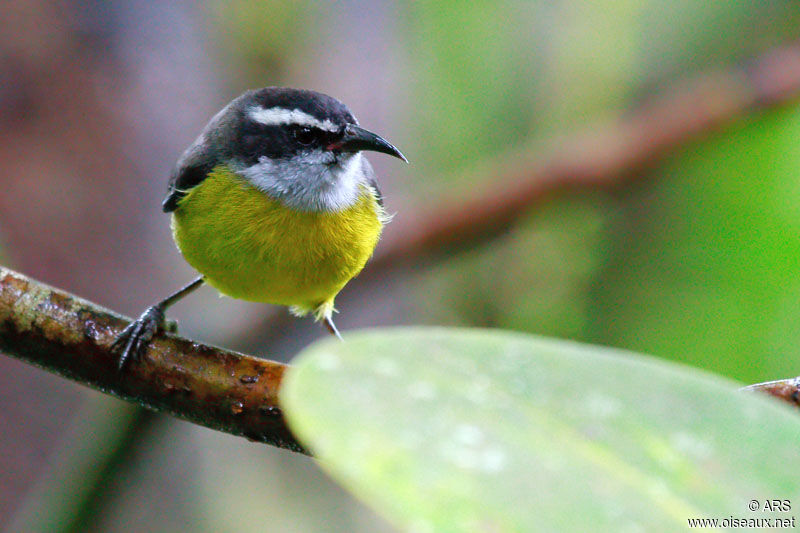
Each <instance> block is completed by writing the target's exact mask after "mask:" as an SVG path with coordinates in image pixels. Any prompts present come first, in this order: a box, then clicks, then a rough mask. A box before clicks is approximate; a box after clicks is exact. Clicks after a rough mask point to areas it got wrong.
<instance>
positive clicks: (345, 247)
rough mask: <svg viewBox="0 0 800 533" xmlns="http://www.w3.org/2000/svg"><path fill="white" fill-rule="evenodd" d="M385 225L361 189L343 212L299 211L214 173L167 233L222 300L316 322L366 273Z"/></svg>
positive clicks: (221, 170)
mask: <svg viewBox="0 0 800 533" xmlns="http://www.w3.org/2000/svg"><path fill="white" fill-rule="evenodd" d="M385 218H386V217H385V214H384V212H383V209H382V208H381V206H380V205H379V204H378V201H377V197H376V193H375V191H374V190H373V189H372V188H371V187H368V186H366V185H365V186H364V187H363V190H362V192H361V194H360V195H359V197H358V199H357V201H356V202H355V203H354V204H353V205H352V206H350V207H348V208H346V209H343V210H341V211H336V212H329V211H322V212H310V211H299V210H296V209H290V208H288V207H286V206H285V205H283V204H282V203H280V202H278V201H277V200H274V199H272V198H270V197H269V196H267V195H266V194H265V193H263V192H261V191H260V190H258V189H256V188H255V187H254V186H253V185H251V184H250V183H248V182H247V181H246V180H244V179H243V178H241V177H239V176H237V175H236V174H234V173H233V172H232V171H231V170H230V169H228V168H226V167H224V166H218V167H216V168H214V169H213V170H212V172H211V173H209V175H208V177H207V178H206V179H205V180H203V182H201V183H200V184H199V185H197V186H195V187H193V188H192V189H190V190H189V191H188V192H187V194H186V196H185V197H184V198H182V199H181V201H180V203H179V204H178V208H177V209H176V210H175V211H174V212H173V215H172V231H173V235H174V237H175V242H176V243H177V245H178V248H179V249H180V251H181V253H182V254H183V256H184V258H185V259H186V261H187V262H188V263H189V264H190V265H192V266H193V267H194V268H195V269H196V270H197V271H199V272H200V273H201V274H203V275H204V276H205V278H206V281H207V282H208V283H209V284H210V285H212V286H213V287H215V288H216V289H217V290H219V291H220V292H221V293H222V294H225V295H227V296H231V297H233V298H240V299H243V300H250V301H257V302H267V303H272V304H279V305H287V306H291V307H292V310H293V312H295V313H296V314H300V315H303V314H306V313H308V312H312V311H313V312H314V314H315V318H316V319H317V320H320V319H322V318H325V317H328V318H330V316H331V314H332V313H333V300H334V298H335V296H336V294H338V292H339V291H340V290H341V289H342V287H344V285H345V284H346V283H347V282H348V281H349V280H350V279H352V278H353V277H354V276H355V275H356V274H358V273H359V272H360V271H361V269H362V268H364V264H365V263H366V262H367V260H368V259H369V257H370V256H371V255H372V252H373V250H374V249H375V246H376V244H377V243H378V238H379V237H380V234H381V230H382V227H383V221H384V220H385Z"/></svg>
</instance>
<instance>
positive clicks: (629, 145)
mask: <svg viewBox="0 0 800 533" xmlns="http://www.w3.org/2000/svg"><path fill="white" fill-rule="evenodd" d="M798 93H800V44H798V43H795V44H792V45H789V46H785V47H781V48H776V49H773V50H771V51H769V52H767V53H765V54H764V55H762V56H760V57H758V58H755V59H754V60H752V61H750V62H749V63H748V64H746V65H744V66H738V67H736V68H731V69H728V70H717V71H713V72H709V73H706V74H704V75H701V76H698V77H696V78H694V79H692V80H689V81H686V82H684V83H681V84H678V85H676V86H674V87H672V88H671V89H667V90H665V91H664V92H662V93H661V95H660V96H657V97H654V98H653V99H651V100H650V101H649V103H646V104H643V105H641V106H640V107H639V108H638V109H637V110H634V111H631V112H630V113H628V114H626V115H625V116H623V117H621V118H620V119H618V120H616V121H612V122H603V123H600V124H594V125H592V126H590V127H589V128H588V129H587V130H586V131H585V132H584V133H583V134H580V135H576V136H574V137H571V138H568V139H564V140H561V141H557V142H554V143H553V144H552V147H551V148H550V149H549V150H544V151H541V152H540V153H532V152H531V150H529V149H525V150H522V151H520V152H518V153H515V154H504V155H503V156H502V157H501V158H500V159H499V160H498V161H497V162H496V164H495V165H494V166H493V167H491V168H494V169H495V170H494V171H493V172H492V173H491V175H488V176H486V177H485V178H483V182H484V183H486V184H487V186H486V187H485V188H483V189H482V190H477V191H476V192H475V193H474V196H472V197H471V198H469V199H467V200H466V201H459V202H456V203H453V204H450V205H447V204H444V205H437V206H436V207H435V208H432V209H431V208H427V209H421V210H419V212H417V213H416V214H413V215H412V214H411V213H400V215H399V217H398V222H397V223H395V224H391V225H390V226H389V227H388V228H387V232H386V236H385V238H384V242H382V244H381V246H380V247H379V249H378V251H377V253H376V255H375V257H374V258H373V260H372V261H371V263H370V264H369V265H368V268H369V270H370V271H381V270H382V269H384V268H385V267H386V266H389V265H392V264H395V263H398V262H400V263H402V262H406V261H408V260H409V259H413V258H416V257H419V256H422V255H425V254H428V253H431V252H433V251H436V250H440V249H442V248H443V247H445V246H447V247H452V246H459V245H464V244H472V243H475V242H480V241H482V240H484V239H487V238H491V237H492V236H494V235H497V234H499V233H501V232H502V231H503V230H505V229H506V228H507V227H508V226H510V225H511V224H513V223H514V221H515V220H517V219H518V218H519V217H520V216H522V215H524V214H525V213H527V212H528V211H529V210H530V209H531V206H533V205H535V204H536V203H539V202H541V201H542V200H544V199H546V198H547V197H549V195H551V194H553V193H554V192H557V191H559V190H564V189H567V188H574V187H590V188H603V187H612V186H616V185H619V184H620V183H623V182H624V181H625V180H626V179H627V178H630V177H632V176H634V175H636V173H637V172H639V171H641V170H642V169H644V168H646V167H647V166H648V165H652V164H654V163H656V162H658V161H659V160H660V159H661V158H663V157H664V156H666V155H667V154H669V153H672V152H674V151H675V150H677V149H679V148H681V147H684V146H686V145H687V144H688V143H689V142H691V141H694V140H697V139H699V138H700V137H702V136H704V135H707V134H709V133H711V132H714V131H716V130H717V129H719V128H720V127H721V126H724V125H726V124H729V123H731V122H732V121H734V120H735V119H738V118H741V117H742V116H743V115H745V114H746V113H750V112H754V111H757V110H759V109H764V108H769V107H775V106H778V105H781V104H786V103H788V102H790V101H793V100H795V99H796V98H797V97H798ZM489 183H491V187H489V186H488V184H489ZM479 189H480V188H479Z"/></svg>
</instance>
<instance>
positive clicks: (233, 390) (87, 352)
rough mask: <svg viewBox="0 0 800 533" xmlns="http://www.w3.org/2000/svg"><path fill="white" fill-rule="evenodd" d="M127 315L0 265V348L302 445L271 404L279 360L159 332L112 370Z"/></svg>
mask: <svg viewBox="0 0 800 533" xmlns="http://www.w3.org/2000/svg"><path fill="white" fill-rule="evenodd" d="M127 323H128V320H127V319H125V318H123V317H121V316H119V315H116V314H114V313H112V312H110V311H108V310H105V309H102V308H101V307H99V306H97V305H95V304H93V303H90V302H87V301H85V300H81V299H79V298H76V297H74V296H72V295H70V294H67V293H66V292H63V291H60V290H58V289H54V288H51V287H48V286H46V285H43V284H41V283H39V282H37V281H34V280H31V279H29V278H27V277H25V276H23V275H21V274H18V273H16V272H13V271H11V270H9V269H7V268H3V267H0V352H3V353H5V354H7V355H11V356H14V357H17V358H19V359H23V360H26V361H29V362H31V363H33V364H35V365H37V366H41V367H43V368H45V369H47V370H50V371H52V372H56V373H58V374H61V375H63V376H66V377H68V378H70V379H73V380H75V381H78V382H80V383H83V384H85V385H89V386H91V387H93V388H96V389H99V390H101V391H104V392H107V393H110V394H114V395H116V396H119V397H121V398H125V399H127V400H130V401H134V402H137V403H139V404H141V405H143V406H145V407H147V408H150V409H153V410H156V411H166V412H168V413H170V414H172V415H175V416H177V417H180V418H184V419H186V420H190V421H192V422H195V423H198V424H201V425H203V426H206V427H210V428H212V429H217V430H220V431H225V432H228V433H232V434H234V435H241V436H244V437H247V438H249V439H252V440H256V441H261V442H265V443H267V444H272V445H274V446H279V447H282V448H288V449H290V450H293V451H298V452H303V451H304V450H303V448H302V446H301V445H300V444H299V443H298V442H297V441H296V440H295V438H294V437H293V436H292V434H291V433H290V432H289V430H288V428H287V427H286V424H285V422H284V419H283V415H282V412H281V410H280V407H279V406H278V387H279V386H280V382H281V378H282V376H283V372H284V370H285V369H286V365H283V364H280V363H276V362H272V361H268V360H264V359H258V358H255V357H251V356H248V355H243V354H239V353H235V352H231V351H227V350H223V349H220V348H215V347H211V346H206V345H203V344H199V343H195V342H192V341H189V340H187V339H183V338H180V337H177V336H175V335H159V336H158V337H157V338H156V339H154V340H153V342H152V343H151V345H150V348H149V349H148V351H147V354H146V355H145V356H144V357H143V358H142V360H140V361H138V362H136V363H135V364H132V365H130V366H129V367H126V369H125V371H124V372H119V371H118V369H117V359H118V358H117V356H116V355H114V354H112V353H111V351H110V350H109V348H110V346H111V343H112V342H113V341H114V339H115V337H116V335H117V334H118V333H119V332H120V331H121V330H122V328H124V327H125V326H126V325H127Z"/></svg>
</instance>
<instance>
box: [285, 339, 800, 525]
mask: <svg viewBox="0 0 800 533" xmlns="http://www.w3.org/2000/svg"><path fill="white" fill-rule="evenodd" d="M295 363H296V366H294V368H292V369H291V370H290V372H289V374H288V375H287V376H286V380H285V382H284V383H285V384H284V387H283V390H282V399H283V402H284V407H285V409H286V414H287V416H288V420H289V423H290V425H291V427H292V429H293V430H294V431H295V432H296V433H297V435H298V437H299V438H300V439H301V440H302V441H303V442H305V443H307V445H308V446H309V447H310V448H311V449H312V450H314V452H315V453H316V455H317V457H318V458H319V459H320V462H321V465H322V466H323V468H325V469H326V470H327V471H328V472H329V473H330V474H331V475H332V476H333V477H334V478H336V479H338V480H339V481H340V482H341V483H342V484H343V485H345V486H346V487H347V488H349V489H350V490H352V491H353V492H354V493H355V494H356V495H358V496H359V497H360V498H362V499H363V500H364V501H366V502H367V503H368V504H370V505H372V506H373V507H374V508H375V509H376V510H377V511H378V512H380V513H382V514H384V515H385V516H386V517H387V518H389V519H390V520H391V521H393V522H394V523H395V524H396V525H398V526H400V527H402V528H404V529H411V530H413V531H492V532H500V531H538V530H545V531H546V530H551V531H552V530H559V531H596V530H607V531H623V530H624V531H663V530H670V531H671V530H676V529H678V528H681V529H684V528H686V527H687V519H689V518H699V517H719V518H728V517H730V516H734V517H742V518H758V517H773V518H775V517H779V516H781V515H776V514H774V513H762V512H756V513H754V512H751V511H749V510H748V502H749V501H750V500H752V499H756V500H760V501H761V504H762V505H763V502H764V500H765V499H772V498H781V499H787V498H788V499H790V500H792V502H794V503H795V505H797V504H798V503H800V477H798V476H797V473H796V471H795V470H796V469H795V468H794V465H797V464H798V458H799V457H798V451H797V450H798V443H800V419H798V415H797V413H795V412H792V410H791V409H789V408H787V407H785V406H783V405H781V404H779V403H778V402H776V401H774V400H772V399H770V398H767V397H761V396H758V395H756V394H751V393H744V392H739V391H737V387H738V386H737V385H736V384H735V383H732V382H730V381H727V380H724V379H722V378H719V377H716V376H713V375H709V374H706V373H703V372H701V371H698V370H695V369H690V368H688V367H684V366H680V365H676V364H674V363H668V362H664V361H659V360H656V359H652V358H649V357H645V356H640V355H637V354H633V353H629V352H623V351H619V350H612V349H608V348H600V347H595V346H588V345H582V344H577V343H572V342H566V341H556V340H548V339H543V338H539V337H534V336H530V335H523V334H512V333H507V332H501V331H491V330H464V329H443V328H441V329H440V328H435V329H428V328H407V329H393V330H373V331H371V332H364V333H350V334H348V335H346V340H345V342H343V343H342V342H338V341H325V342H322V343H319V344H316V345H314V346H312V347H310V348H309V349H308V350H306V351H305V352H304V353H303V354H301V355H300V356H299V357H298V358H297V360H296V361H295ZM784 516H785V515H784Z"/></svg>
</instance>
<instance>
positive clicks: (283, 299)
mask: <svg viewBox="0 0 800 533" xmlns="http://www.w3.org/2000/svg"><path fill="white" fill-rule="evenodd" d="M364 150H371V151H375V152H382V153H385V154H389V155H392V156H394V157H398V158H400V159H402V160H404V161H407V160H406V158H405V157H404V156H403V154H401V153H400V151H399V150H398V149H397V148H395V147H394V146H392V145H391V144H389V143H388V142H387V141H385V140H384V139H382V138H381V137H379V136H377V135H375V134H374V133H371V132H369V131H367V130H365V129H363V128H361V127H360V126H359V125H358V121H357V120H356V119H355V117H353V114H352V113H351V112H350V110H349V109H348V108H347V107H346V106H345V105H344V104H342V103H341V102H339V101H338V100H336V99H335V98H332V97H330V96H327V95H324V94H320V93H317V92H313V91H306V90H299V89H289V88H282V87H267V88H264V89H259V90H255V91H249V92H246V93H244V94H243V95H241V96H239V97H238V98H236V99H235V100H233V101H232V102H231V103H230V104H228V105H227V106H226V107H225V108H224V109H222V111H220V112H219V113H217V114H216V115H215V116H214V117H213V118H212V119H211V121H210V122H209V123H208V125H207V126H206V127H205V129H204V130H203V131H202V133H201V134H200V136H199V137H198V138H197V140H196V141H195V142H194V143H193V144H192V145H191V146H189V148H188V149H187V150H186V152H184V154H183V155H182V156H181V158H180V159H179V160H178V163H177V165H176V166H175V170H174V171H173V173H172V177H171V179H170V181H169V189H168V191H167V196H166V198H165V199H164V202H163V204H162V205H163V208H164V211H165V212H167V213H172V234H173V237H174V239H175V242H176V243H177V245H178V248H180V251H181V253H182V254H183V257H184V258H185V259H186V261H187V262H188V263H189V264H190V265H192V267H194V268H195V269H196V270H197V271H198V272H200V274H201V277H199V278H198V279H196V280H195V281H193V282H192V283H190V284H189V285H187V286H186V287H184V288H182V289H180V290H179V291H177V292H175V293H174V294H172V295H170V296H169V297H167V298H166V299H164V300H162V301H160V302H158V303H157V304H155V305H153V306H151V307H149V308H148V309H147V310H145V312H144V313H142V315H141V316H140V317H139V318H138V319H137V320H136V321H134V322H132V323H131V324H130V325H129V326H128V327H127V328H126V329H125V330H124V331H123V332H122V333H121V334H120V335H119V337H118V338H117V339H116V341H115V342H114V345H113V350H114V351H115V352H117V353H118V354H119V355H120V361H119V365H120V368H121V367H122V366H123V365H124V364H125V361H126V360H127V359H128V358H129V357H131V358H137V357H139V356H141V355H142V353H143V352H144V351H145V349H146V347H147V344H148V343H149V341H150V340H151V339H152V338H153V335H154V334H155V333H156V332H158V331H160V330H162V329H164V327H165V312H166V309H167V308H168V307H169V306H170V305H172V304H173V303H175V302H176V301H178V300H179V299H180V298H182V297H184V296H186V295H187V294H189V293H190V292H192V291H194V290H195V289H196V288H197V287H199V286H200V285H202V284H203V283H208V284H209V285H211V286H212V287H214V288H216V289H217V290H218V291H219V292H220V293H222V294H225V295H227V296H231V297H233V298H240V299H242V300H250V301H255V302H267V303H272V304H278V305H285V306H289V307H290V310H291V311H292V312H293V313H294V314H296V315H298V316H303V315H306V314H308V313H312V314H313V315H314V318H315V320H317V321H323V323H324V324H325V326H326V327H327V328H328V330H329V331H330V332H331V333H332V334H335V335H337V336H338V335H339V333H338V331H337V330H336V326H335V325H334V323H333V320H332V315H333V312H334V308H333V300H334V298H335V297H336V295H337V294H338V293H339V291H340V290H342V287H344V286H345V284H346V283H347V282H348V281H350V279H352V278H353V277H354V276H355V275H356V274H358V273H359V272H360V271H361V269H362V268H363V267H364V264H365V263H366V262H367V259H369V257H370V256H371V255H372V251H373V250H374V248H375V245H376V244H377V243H378V238H379V237H380V234H381V229H382V228H383V225H384V223H385V222H386V220H387V217H386V214H385V212H384V210H383V201H382V199H381V194H380V191H379V190H378V186H377V183H376V181H375V176H374V174H373V171H372V167H371V166H370V164H369V163H368V162H367V160H366V159H365V158H364V157H363V155H362V153H361V152H362V151H364Z"/></svg>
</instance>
